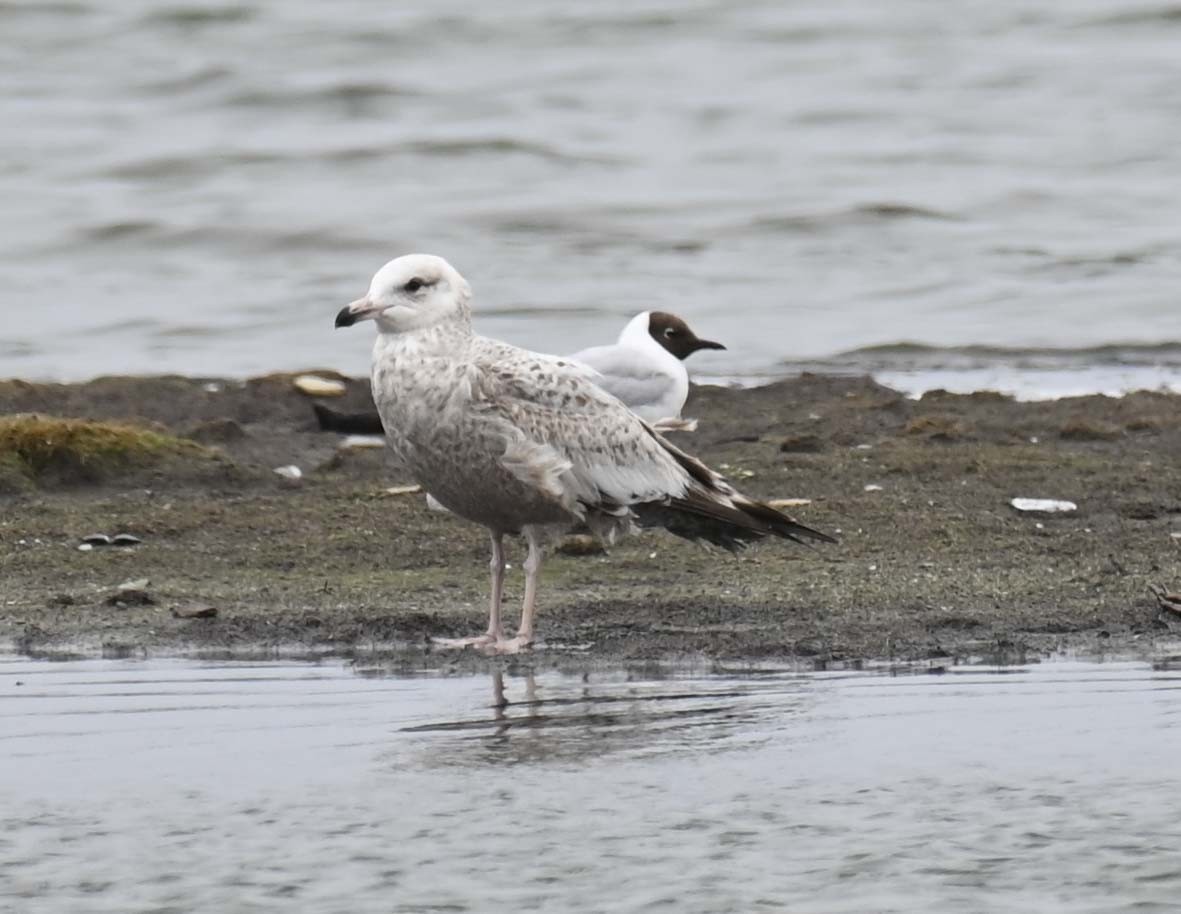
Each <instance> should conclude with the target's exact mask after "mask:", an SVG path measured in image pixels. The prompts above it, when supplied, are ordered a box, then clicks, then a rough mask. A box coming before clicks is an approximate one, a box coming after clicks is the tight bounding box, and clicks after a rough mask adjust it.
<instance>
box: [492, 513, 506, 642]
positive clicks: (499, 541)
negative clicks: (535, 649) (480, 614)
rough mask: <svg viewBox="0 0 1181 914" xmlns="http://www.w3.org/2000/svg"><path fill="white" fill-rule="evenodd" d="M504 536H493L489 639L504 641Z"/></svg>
mask: <svg viewBox="0 0 1181 914" xmlns="http://www.w3.org/2000/svg"><path fill="white" fill-rule="evenodd" d="M504 565H505V560H504V534H503V533H493V534H492V561H491V562H489V567H490V568H491V569H492V603H491V606H490V607H489V609H488V637H489V638H491V639H492V640H493V641H503V640H504V623H503V622H501V620H500V598H501V597H502V596H503V595H504Z"/></svg>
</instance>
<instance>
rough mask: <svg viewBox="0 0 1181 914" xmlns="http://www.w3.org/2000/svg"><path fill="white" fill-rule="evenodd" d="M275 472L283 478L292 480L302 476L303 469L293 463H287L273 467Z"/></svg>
mask: <svg viewBox="0 0 1181 914" xmlns="http://www.w3.org/2000/svg"><path fill="white" fill-rule="evenodd" d="M275 473H276V474H277V475H279V476H282V477H283V478H284V479H290V480H292V481H295V480H298V479H302V478H303V470H301V469H300V468H299V467H297V466H296V465H295V464H294V463H289V464H287V465H286V466H282V467H275Z"/></svg>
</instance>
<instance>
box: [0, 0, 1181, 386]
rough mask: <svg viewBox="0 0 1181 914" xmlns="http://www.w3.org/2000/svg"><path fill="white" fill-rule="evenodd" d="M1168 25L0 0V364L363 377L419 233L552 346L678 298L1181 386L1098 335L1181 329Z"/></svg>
mask: <svg viewBox="0 0 1181 914" xmlns="http://www.w3.org/2000/svg"><path fill="white" fill-rule="evenodd" d="M1179 47H1181V7H1178V6H1176V5H1170V4H1169V3H1167V2H1163V0H1159V2H1153V0H1145V2H1143V3H1136V4H1131V3H1127V2H1123V0H1051V2H1047V3H1041V4H1033V5H1031V4H1029V3H1024V2H1022V3H1018V2H1015V0H1000V2H994V3H987V4H985V3H931V2H927V0H899V2H892V3H875V2H870V0H861V2H840V0H836V2H832V0H829V2H823V3H820V2H811V3H790V4H788V3H780V2H769V0H768V2H744V3H731V2H723V0H699V2H694V0H641V2H634V0H626V2H624V0H611V2H603V3H596V4H582V5H579V6H576V7H570V6H569V5H566V6H561V5H558V6H555V5H554V4H551V3H545V2H541V0H510V2H506V3H497V4H483V5H477V4H470V3H459V2H454V0H431V2H429V3H427V2H425V0H418V2H407V3H381V4H378V3H366V2H360V0H338V2H333V3H321V2H315V0H241V2H224V3H203V2H202V3H197V2H193V3H177V2H161V0H102V2H99V0H0V67H2V69H3V72H4V74H5V78H4V79H3V80H2V81H0V124H3V137H4V139H3V142H2V145H0V199H3V200H4V218H3V220H0V263H2V264H3V267H2V269H0V318H2V321H0V376H12V375H16V376H26V377H53V378H70V379H74V378H83V377H88V376H92V375H95V374H98V373H104V372H120V373H142V372H163V371H167V372H184V373H196V374H216V375H221V374H233V375H243V374H250V373H258V372H266V371H271V370H274V369H279V368H293V367H307V366H310V365H317V366H333V367H337V368H340V369H343V370H346V371H349V372H355V373H362V372H364V371H365V369H366V365H367V360H368V349H369V346H368V334H367V333H364V332H361V331H355V332H351V333H344V332H341V333H333V331H332V326H331V325H332V317H333V315H334V314H335V312H336V310H337V309H338V308H339V306H340V305H341V304H343V303H344V302H346V301H348V300H350V299H352V298H355V297H357V295H359V294H360V293H361V292H362V291H363V290H364V289H365V286H366V284H367V282H368V279H369V276H370V275H371V274H372V273H373V271H374V270H375V269H376V268H377V267H378V266H379V265H380V264H381V263H382V262H384V261H385V260H386V259H388V258H389V257H391V256H393V255H395V254H397V253H401V252H406V251H410V250H427V251H432V252H437V253H441V254H444V255H445V256H447V257H448V258H449V259H451V260H452V261H453V262H454V263H455V264H456V265H457V266H458V267H459V268H460V269H461V271H463V272H464V273H465V274H466V275H467V276H468V277H469V279H471V280H472V282H473V285H474V286H475V289H476V293H477V303H478V307H479V314H480V317H479V325H480V328H481V329H482V330H484V331H485V332H488V333H490V334H493V335H496V336H500V337H503V338H507V339H510V340H513V341H515V342H517V343H520V344H523V345H527V346H531V347H533V348H536V349H541V350H545V351H551V352H564V351H570V350H572V349H575V348H579V347H581V346H583V345H585V344H588V343H591V342H597V341H606V340H608V339H610V338H612V337H613V336H614V335H615V334H616V333H617V332H618V329H619V328H620V327H621V325H622V323H623V322H624V320H625V318H626V317H627V316H629V315H630V314H632V313H634V312H636V311H638V310H641V309H644V308H656V307H659V308H665V309H668V310H673V311H676V312H678V313H680V314H682V315H684V316H685V317H686V318H688V319H689V320H690V322H691V323H692V324H694V325H695V326H697V327H698V328H699V330H700V332H702V333H703V334H704V335H707V336H710V337H717V338H722V339H723V340H724V341H725V342H726V343H728V344H729V345H730V350H729V351H728V352H726V353H716V354H714V353H706V354H702V355H700V356H697V357H695V358H694V365H695V368H696V370H697V372H698V374H699V375H701V376H702V377H705V378H710V377H741V378H747V379H750V378H754V377H759V376H767V375H775V374H778V373H782V372H783V371H786V370H788V369H789V368H794V367H799V366H801V365H802V366H804V367H807V366H808V365H809V364H810V363H811V361H812V360H815V359H822V360H828V359H829V357H831V356H833V355H834V354H838V353H843V352H847V351H849V350H857V349H859V347H866V346H872V345H879V344H893V343H898V342H901V341H913V342H919V343H925V344H930V345H934V346H937V347H946V346H960V345H970V344H985V345H989V346H994V347H1005V348H1007V349H1009V350H1015V352H1007V353H1006V352H1002V353H1000V354H999V355H998V356H996V357H995V358H993V359H991V360H986V363H985V364H984V366H983V367H982V368H981V367H979V366H978V368H977V369H976V373H975V374H973V373H971V372H968V373H965V372H964V370H962V368H963V367H962V365H960V364H959V363H958V362H957V361H956V359H955V358H954V357H950V358H949V360H947V363H946V364H943V361H942V360H941V359H940V358H938V357H937V358H936V359H935V364H932V365H928V366H927V367H926V368H925V369H921V370H919V371H918V372H917V376H916V375H915V373H914V372H911V373H910V374H907V372H905V371H902V370H901V369H900V368H899V367H898V366H897V365H895V361H897V360H895V359H894V358H893V356H892V354H891V351H890V350H887V351H886V352H885V353H884V354H883V353H880V352H879V353H877V354H876V355H874V356H873V359H872V360H873V361H875V362H881V363H882V364H880V365H879V366H878V369H880V371H881V372H883V373H884V374H886V375H890V377H892V378H894V379H895V380H897V381H898V382H899V383H900V384H901V386H903V387H909V388H921V387H923V386H924V385H925V384H927V382H926V381H925V380H924V377H925V372H935V373H936V374H939V372H942V373H943V374H942V375H939V377H938V378H937V383H940V384H943V385H944V386H951V387H956V386H959V387H963V386H965V385H966V386H969V387H971V386H974V385H980V384H985V385H987V384H992V385H994V386H1008V387H1013V388H1015V389H1022V390H1023V391H1024V392H1025V393H1028V394H1030V395H1036V394H1037V393H1038V392H1039V385H1042V382H1045V383H1044V385H1042V386H1044V387H1045V390H1044V391H1043V392H1048V393H1054V392H1075V391H1076V389H1078V388H1079V387H1080V385H1081V387H1082V388H1084V389H1086V388H1088V387H1089V388H1094V389H1108V388H1111V387H1113V386H1114V388H1123V387H1127V386H1138V385H1148V386H1155V385H1157V384H1174V385H1178V386H1181V384H1179V383H1178V382H1181V347H1178V346H1173V347H1170V348H1167V349H1162V350H1151V349H1150V350H1135V351H1134V352H1133V356H1132V361H1133V362H1135V363H1138V364H1139V363H1142V364H1139V367H1138V368H1137V369H1135V370H1122V369H1121V370H1118V371H1114V372H1113V371H1111V370H1107V371H1102V370H1100V371H1099V373H1098V374H1095V375H1088V372H1091V371H1092V369H1093V368H1094V365H1095V362H1096V361H1098V362H1099V363H1102V362H1103V359H1102V358H1098V359H1097V360H1096V358H1094V353H1091V352H1089V351H1086V350H1085V347H1094V346H1102V345H1105V344H1109V343H1113V342H1122V343H1135V344H1142V343H1158V342H1174V343H1176V342H1178V341H1181V309H1179V308H1178V307H1177V304H1176V302H1177V289H1178V287H1179V285H1181V282H1179V281H1181V247H1179V244H1178V242H1179V241H1181V221H1179V219H1178V215H1177V214H1178V212H1181V181H1178V180H1177V176H1178V175H1179V174H1181V93H1179V92H1178V91H1177V87H1178V86H1179V85H1181V53H1178V48H1179ZM1047 346H1048V347H1056V348H1065V349H1066V350H1067V353H1066V354H1065V364H1066V368H1067V369H1068V371H1069V372H1073V373H1074V374H1073V375H1072V376H1071V377H1069V378H1065V379H1063V378H1057V377H1055V376H1053V375H1047V376H1044V377H1043V376H1041V375H1038V374H1036V372H1035V374H1034V376H1033V380H1028V379H1027V380H1022V377H1012V375H1013V374H1014V370H1013V368H1012V366H1013V365H1014V363H1020V362H1021V361H1022V359H1023V358H1024V355H1023V354H1024V353H1025V352H1026V350H1028V349H1029V348H1030V347H1047ZM899 358H900V359H901V360H902V362H903V363H905V362H906V360H907V358H908V354H907V351H905V350H904V351H902V352H901V353H900V355H899ZM837 361H838V362H840V361H841V360H840V359H838V360H837ZM853 362H854V363H857V364H861V363H863V362H864V359H863V358H862V357H861V356H856V357H854V358H853ZM998 365H999V366H1000V367H999V368H998V367H997V366H998ZM875 370H877V369H875ZM900 371H901V375H899V372H900ZM891 372H894V374H892V375H891V374H890V373H891ZM998 372H999V374H998ZM1080 372H1081V374H1080ZM1016 375H1022V372H1021V371H1016ZM1080 379H1081V380H1080ZM932 383H935V382H932ZM927 386H929V385H927Z"/></svg>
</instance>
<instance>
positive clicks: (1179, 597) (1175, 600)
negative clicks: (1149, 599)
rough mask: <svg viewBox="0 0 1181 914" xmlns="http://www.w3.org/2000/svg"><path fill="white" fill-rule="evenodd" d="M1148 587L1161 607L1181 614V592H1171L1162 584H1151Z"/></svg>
mask: <svg viewBox="0 0 1181 914" xmlns="http://www.w3.org/2000/svg"><path fill="white" fill-rule="evenodd" d="M1148 589H1149V591H1150V592H1151V593H1152V595H1153V596H1154V597H1156V602H1157V604H1158V605H1159V606H1160V608H1161V609H1167V610H1168V611H1169V612H1175V613H1177V614H1178V615H1181V594H1177V593H1170V592H1169V591H1167V590H1165V589H1164V588H1163V587H1161V586H1160V584H1149V585H1148Z"/></svg>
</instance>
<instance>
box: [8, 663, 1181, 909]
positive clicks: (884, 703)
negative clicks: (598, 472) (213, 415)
mask: <svg viewBox="0 0 1181 914" xmlns="http://www.w3.org/2000/svg"><path fill="white" fill-rule="evenodd" d="M1179 702H1181V664H1171V663H1168V662H1163V663H1158V664H1156V665H1155V667H1154V666H1151V665H1149V664H1147V663H1127V662H1118V663H1117V662H1109V663H1103V664H1094V663H1073V662H1053V663H1043V664H1040V665H1039V664H1033V665H1029V666H1025V667H1007V668H997V667H982V666H976V667H971V666H965V667H952V668H950V669H948V670H946V671H945V672H944V673H943V674H942V675H934V674H925V673H909V674H904V675H888V674H887V673H885V672H882V671H877V672H853V671H844V672H827V673H801V672H798V671H794V670H790V669H775V668H768V667H763V668H751V669H736V670H725V669H721V668H714V669H712V670H707V669H699V670H691V669H683V670H679V671H678V670H668V669H663V670H662V669H660V668H653V669H648V670H635V671H632V672H631V673H630V674H629V673H626V672H623V671H602V672H593V673H589V674H579V675H564V674H562V673H560V672H545V673H539V674H537V675H536V676H529V675H526V674H525V673H518V674H512V673H510V674H507V675H500V674H496V675H493V674H492V673H489V674H486V675H474V676H453V677H449V676H444V675H440V674H439V673H438V672H437V671H436V672H434V673H431V672H428V671H414V670H399V671H397V672H396V673H395V672H391V671H389V670H385V669H381V668H377V667H374V668H365V667H355V668H349V667H346V666H343V665H341V664H339V663H337V662H325V663H321V664H318V665H313V664H297V663H293V662H274V663H247V662H238V663H226V662H218V663H214V662H199V661H194V660H175V661H167V660H152V661H131V660H127V661H111V660H106V661H100V660H93V661H71V662H46V661H36V660H29V659H24V658H18V657H12V656H9V657H6V658H3V659H0V910H5V911H13V912H16V911H19V912H22V914H42V912H45V914H48V912H54V914H58V912H103V911H111V912H121V914H129V912H149V911H151V912H164V911H176V912H182V911H186V912H187V911H234V912H253V911H272V910H298V911H307V912H342V914H343V912H369V911H374V912H377V911H381V912H391V911H405V912H411V911H413V912H419V911H456V912H459V911H472V912H495V911H523V910H537V911H588V912H602V911H677V912H698V911H701V912H705V911H710V912H714V911H716V912H722V911H758V910H766V911H782V910H790V911H793V912H826V914H831V912H850V914H865V912H871V911H872V912H907V914H914V912H932V914H935V912H939V914H947V912H961V911H962V912H977V911H1005V912H1038V914H1046V912H1057V911H1071V912H1082V911H1087V912H1092V911H1093V912H1103V914H1112V912H1118V911H1141V912H1143V911H1149V912H1150V911H1175V910H1176V904H1177V898H1178V897H1181V862H1179V859H1178V855H1177V848H1178V846H1181V792H1179V791H1178V790H1177V777H1176V770H1177V759H1178V758H1179V757H1181V703H1179Z"/></svg>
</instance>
